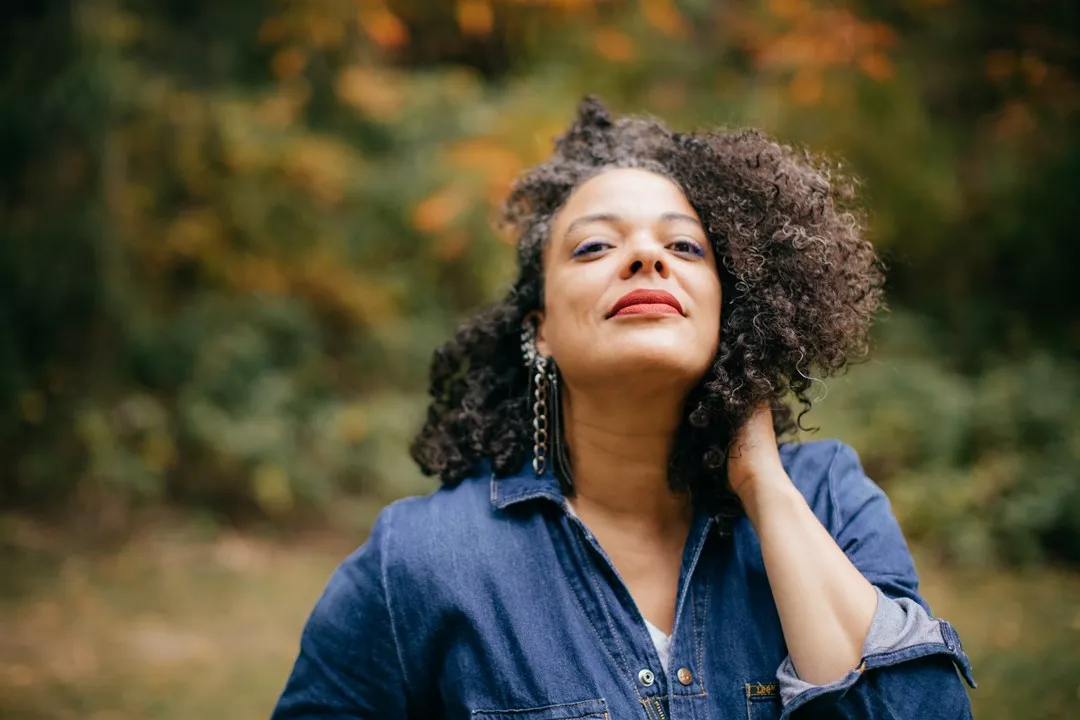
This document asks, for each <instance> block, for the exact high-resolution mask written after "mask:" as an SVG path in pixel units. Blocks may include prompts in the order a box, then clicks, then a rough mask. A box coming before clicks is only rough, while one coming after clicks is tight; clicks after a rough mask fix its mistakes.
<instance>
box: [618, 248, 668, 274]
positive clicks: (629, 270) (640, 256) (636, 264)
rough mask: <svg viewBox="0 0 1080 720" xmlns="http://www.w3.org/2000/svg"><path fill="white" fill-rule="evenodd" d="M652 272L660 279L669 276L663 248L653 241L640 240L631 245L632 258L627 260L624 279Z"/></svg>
mask: <svg viewBox="0 0 1080 720" xmlns="http://www.w3.org/2000/svg"><path fill="white" fill-rule="evenodd" d="M650 272H655V273H656V274H658V275H659V276H660V277H667V276H668V267H667V264H666V263H665V262H664V256H663V248H661V247H660V245H659V243H657V242H656V240H653V239H650V240H644V239H642V240H638V241H636V242H634V243H633V244H632V245H631V252H630V257H629V258H628V259H627V263H626V266H625V270H624V271H623V277H624V278H631V277H633V276H634V275H639V274H642V273H650Z"/></svg>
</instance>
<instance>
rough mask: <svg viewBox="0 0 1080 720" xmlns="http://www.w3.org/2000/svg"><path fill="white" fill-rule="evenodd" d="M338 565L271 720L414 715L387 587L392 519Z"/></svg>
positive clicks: (386, 513) (384, 517)
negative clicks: (408, 709)
mask: <svg viewBox="0 0 1080 720" xmlns="http://www.w3.org/2000/svg"><path fill="white" fill-rule="evenodd" d="M392 509H393V506H390V507H388V508H385V509H384V510H383V511H382V512H381V513H380V514H379V517H378V518H377V519H376V521H375V526H374V527H373V528H372V531H371V535H370V537H369V538H368V540H367V542H365V543H364V544H363V545H362V546H360V548H358V549H357V550H356V551H354V552H353V553H352V555H350V556H349V557H348V558H346V559H345V561H344V562H342V563H341V565H340V566H338V568H337V570H336V571H335V572H334V574H333V576H332V577H331V578H330V581H329V583H328V584H327V586H326V589H325V590H324V591H323V593H322V596H321V597H320V598H319V600H318V602H316V604H315V608H314V609H313V610H312V612H311V615H310V616H309V617H308V619H307V623H306V625H305V627H304V630H303V634H302V635H301V639H300V652H299V655H298V656H297V658H296V662H295V664H294V665H293V668H292V672H291V674H290V675H289V679H288V681H287V682H286V685H285V689H284V691H283V692H282V694H281V696H280V698H279V699H278V702H277V706H276V707H275V709H274V711H273V715H272V716H271V720H316V719H318V720H322V719H323V718H335V720H360V719H361V718H365V719H366V718H404V717H406V716H407V712H406V707H405V702H406V694H407V693H406V680H405V673H404V665H403V663H402V660H401V655H400V653H399V652H398V647H399V646H398V642H397V635H396V633H397V629H396V628H395V627H394V623H393V618H392V617H391V612H390V599H389V596H388V593H387V588H386V547H387V543H388V542H389V540H390V534H391V532H390V513H391V510H392Z"/></svg>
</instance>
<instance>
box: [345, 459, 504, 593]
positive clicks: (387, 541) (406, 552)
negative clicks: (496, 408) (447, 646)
mask: <svg viewBox="0 0 1080 720" xmlns="http://www.w3.org/2000/svg"><path fill="white" fill-rule="evenodd" d="M491 516H492V512H491V476H490V474H488V475H479V474H478V475H475V476H472V477H469V478H466V479H465V480H462V481H461V482H459V483H456V484H454V485H452V486H449V485H447V486H443V487H440V488H438V489H437V490H434V491H432V492H430V493H428V494H426V495H414V496H410V497H405V498H401V499H399V500H395V501H394V502H392V503H390V504H389V505H387V506H386V507H384V508H383V509H382V510H381V511H380V512H379V514H378V516H377V518H376V520H375V523H374V525H373V527H372V530H371V535H370V536H369V538H368V540H367V541H366V544H370V545H375V546H377V547H378V548H379V553H380V555H381V556H382V558H381V559H382V562H383V564H384V566H385V567H386V568H387V569H388V572H389V574H391V575H393V574H396V573H403V574H404V575H405V576H408V577H413V578H415V577H417V576H423V575H424V574H425V573H428V572H435V571H447V572H451V573H452V572H455V571H456V570H455V568H457V567H460V565H461V563H462V562H467V561H468V556H469V554H470V553H472V552H474V551H477V550H478V549H479V548H481V547H482V546H483V545H485V544H487V541H489V540H490V539H491V537H492V535H493V534H494V533H497V532H498V531H499V530H498V528H497V527H495V525H496V524H495V523H493V522H492V517H491ZM440 569H441V570H440Z"/></svg>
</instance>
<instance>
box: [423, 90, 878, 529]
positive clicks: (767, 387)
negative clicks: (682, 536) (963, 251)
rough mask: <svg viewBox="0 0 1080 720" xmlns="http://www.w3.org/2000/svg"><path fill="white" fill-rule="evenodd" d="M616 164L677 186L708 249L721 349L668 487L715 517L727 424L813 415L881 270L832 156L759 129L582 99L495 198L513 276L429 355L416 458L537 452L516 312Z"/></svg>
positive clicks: (454, 476)
mask: <svg viewBox="0 0 1080 720" xmlns="http://www.w3.org/2000/svg"><path fill="white" fill-rule="evenodd" d="M616 167H637V168H643V169H646V170H651V171H654V172H658V173H660V174H663V175H665V176H666V177H668V178H670V179H671V180H672V181H674V182H675V183H676V184H677V185H678V186H679V187H680V188H681V189H682V190H683V192H684V193H685V194H686V197H687V199H688V200H689V201H690V204H691V205H692V206H693V207H694V208H695V210H696V211H697V212H698V214H699V216H700V217H701V220H702V223H703V225H704V227H705V230H706V233H707V234H708V237H709V240H710V242H711V243H712V247H713V251H714V252H715V254H716V257H717V265H718V268H719V272H720V280H721V285H722V293H723V308H722V311H721V325H720V342H719V349H718V352H717V354H716V358H715V360H714V362H713V364H712V367H711V368H710V369H709V370H708V371H707V372H706V373H705V375H704V376H703V377H702V378H701V380H700V382H699V383H698V384H697V386H696V387H695V388H694V389H693V390H692V391H691V392H690V394H689V396H688V397H687V400H686V404H685V415H684V419H683V423H682V426H681V428H680V429H679V432H678V436H677V438H676V442H675V446H674V451H673V453H672V457H671V472H670V473H669V477H670V480H669V482H670V484H671V487H672V489H673V490H682V489H689V491H690V492H691V495H692V497H693V498H694V500H695V502H703V503H706V504H707V505H708V506H709V507H711V508H713V509H714V510H716V511H717V512H720V513H722V514H723V513H724V512H725V511H726V510H730V509H732V508H733V507H735V505H736V503H734V497H733V495H732V494H731V492H730V490H729V489H728V486H727V482H726V477H725V471H724V466H725V459H726V457H727V450H728V447H729V445H730V443H731V439H732V437H733V433H734V431H735V430H736V429H738V427H739V426H740V425H742V424H743V423H745V422H746V420H747V419H748V418H749V416H750V414H751V412H752V410H753V409H754V407H756V405H757V404H758V403H760V402H763V401H767V402H769V403H770V404H771V406H772V408H773V417H774V421H775V427H776V430H777V434H778V435H784V434H788V433H792V432H794V431H795V430H796V429H797V425H798V423H797V420H796V418H795V416H794V412H793V410H792V408H791V406H790V405H789V404H788V403H787V400H788V399H790V398H791V397H794V398H795V399H796V400H797V401H798V402H799V403H800V404H801V405H802V407H803V412H805V411H806V410H809V408H810V405H811V400H810V398H809V396H808V392H809V390H810V387H811V384H812V379H811V375H812V373H817V374H818V375H819V376H828V375H832V374H834V373H836V372H837V371H839V370H840V369H841V368H843V367H844V366H845V365H846V364H847V363H848V362H849V360H851V359H854V358H856V357H860V356H862V355H864V354H865V353H866V350H867V333H868V330H869V326H870V323H871V321H872V319H873V316H874V313H875V311H876V310H877V309H878V307H879V305H880V304H881V287H882V281H883V272H882V267H881V264H880V262H879V261H878V258H877V256H876V255H875V253H874V250H873V248H872V247H871V245H870V243H869V242H867V241H866V240H865V239H863V235H862V229H863V221H862V216H861V214H860V213H859V212H858V211H857V210H855V209H854V208H853V201H854V183H853V182H852V181H850V180H848V179H847V178H845V177H844V176H842V175H841V174H839V173H838V172H837V170H836V168H835V166H833V165H832V164H830V163H829V162H827V161H826V160H824V159H822V158H819V157H816V156H813V155H811V154H810V153H808V152H806V151H804V150H800V149H796V148H793V147H790V146H787V145H781V144H779V143H777V142H776V141H774V140H772V139H770V138H769V137H767V136H766V135H764V134H763V133H761V132H759V131H757V130H738V131H726V130H715V131H707V132H698V133H691V134H687V133H680V132H673V131H672V130H670V129H668V128H667V127H666V126H665V125H664V124H663V123H661V122H660V121H658V120H656V119H653V118H648V117H626V118H620V119H617V120H615V119H612V117H611V116H610V115H609V114H608V112H607V111H606V110H605V108H604V107H603V106H602V105H601V104H600V102H599V101H597V100H596V99H595V98H593V97H591V96H590V97H586V98H585V99H584V100H583V101H582V103H581V105H580V106H579V108H578V115H577V118H576V120H575V122H574V123H573V125H571V127H570V128H569V130H567V132H566V133H565V134H564V135H562V136H561V137H560V138H559V139H558V140H557V141H556V144H555V152H554V155H553V156H552V157H551V159H549V160H548V161H547V162H545V163H543V164H541V165H538V166H536V167H534V168H533V169H531V170H530V171H528V172H527V173H526V174H525V175H524V176H523V177H521V178H520V179H519V180H518V182H517V183H516V185H515V186H514V188H513V190H512V191H511V193H510V196H509V198H508V199H507V201H506V203H505V205H504V207H503V213H502V220H503V222H505V223H506V224H508V225H509V226H510V227H511V228H512V230H513V231H514V232H515V233H516V234H517V237H518V267H519V275H518V278H517V280H516V282H515V283H514V285H513V286H512V287H511V288H510V290H509V292H508V293H507V295H506V297H504V298H503V299H502V300H501V301H499V302H497V303H495V304H494V305H493V306H491V307H488V308H486V309H484V310H483V311H481V312H479V313H478V314H477V315H475V316H474V317H473V318H472V319H470V320H469V321H467V322H466V323H464V324H463V325H462V326H461V327H460V328H459V329H458V331H457V334H455V335H454V337H453V338H451V339H450V340H449V341H448V342H447V343H445V344H444V345H443V346H442V347H440V348H438V349H437V350H436V351H435V354H434V358H433V360H432V363H431V386H430V393H431V404H430V406H429V408H428V415H427V422H426V424H425V425H424V427H423V429H422V430H421V431H420V433H419V434H418V435H417V437H416V439H415V440H414V442H413V444H412V456H413V458H414V459H415V460H416V462H417V463H418V464H419V465H420V468H421V469H422V470H423V471H424V472H425V473H427V474H432V475H438V476H439V477H440V478H441V479H442V482H443V483H444V484H455V483H457V482H460V481H461V480H462V479H463V478H465V477H467V476H469V475H470V474H471V473H474V472H476V471H477V470H478V466H479V464H480V463H481V462H486V463H487V464H489V466H490V469H491V470H492V471H493V472H494V473H495V475H496V476H504V475H508V474H511V473H514V472H517V471H519V470H521V468H522V467H523V466H524V464H525V462H526V461H527V460H528V459H529V458H530V457H531V454H532V435H531V422H532V420H531V414H530V412H531V411H530V407H531V406H530V403H529V401H528V390H529V378H528V373H527V370H526V368H525V366H524V364H523V360H522V353H521V347H520V337H521V325H522V321H523V319H524V318H525V317H526V315H527V314H528V313H530V312H531V311H533V310H536V309H538V308H541V307H542V306H543V289H544V288H543V283H544V273H543V265H542V253H543V248H544V245H545V243H546V242H547V239H548V234H549V230H550V225H551V222H552V219H553V218H554V216H555V214H556V213H557V212H558V210H559V208H560V207H562V205H563V203H565V201H566V199H567V197H568V196H569V195H570V193H571V192H572V191H573V190H574V188H576V187H577V186H579V185H580V184H581V183H582V182H584V181H585V180H587V179H588V178H590V177H592V176H594V175H596V174H598V173H600V172H603V171H604V170H607V169H610V168H616ZM801 416H802V414H801V413H800V415H799V417H801Z"/></svg>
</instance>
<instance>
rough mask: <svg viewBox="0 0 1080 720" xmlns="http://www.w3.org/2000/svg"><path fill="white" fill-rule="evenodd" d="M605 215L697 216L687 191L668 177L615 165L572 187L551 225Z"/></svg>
mask: <svg viewBox="0 0 1080 720" xmlns="http://www.w3.org/2000/svg"><path fill="white" fill-rule="evenodd" d="M604 215H610V216H615V217H618V218H623V219H626V220H627V221H634V220H640V221H646V222H653V221H656V220H659V219H662V218H664V217H665V216H672V215H683V216H689V217H691V218H697V213H696V212H695V211H694V208H693V207H692V206H691V205H690V201H689V200H687V199H686V195H685V194H683V192H682V190H681V189H679V186H678V185H676V184H675V183H674V182H673V181H672V180H670V179H669V178H667V177H665V176H663V175H661V174H659V173H655V172H652V171H650V170H644V169H641V168H615V169H611V170H605V171H603V172H601V173H599V174H597V175H594V176H593V177H591V178H589V179H588V180H586V181H585V182H583V183H582V184H581V185H579V186H578V187H577V188H575V189H574V191H573V192H572V193H571V194H570V196H569V197H568V198H567V199H566V202H565V203H564V204H563V207H562V209H561V210H560V211H559V213H558V215H557V216H556V218H555V223H554V227H553V229H554V230H556V231H558V230H560V229H561V230H565V229H566V228H567V227H568V226H569V225H570V224H571V223H573V222H574V221H575V220H577V219H579V218H582V217H586V216H604Z"/></svg>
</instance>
